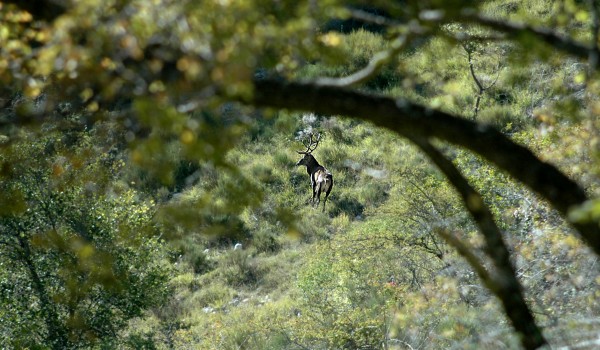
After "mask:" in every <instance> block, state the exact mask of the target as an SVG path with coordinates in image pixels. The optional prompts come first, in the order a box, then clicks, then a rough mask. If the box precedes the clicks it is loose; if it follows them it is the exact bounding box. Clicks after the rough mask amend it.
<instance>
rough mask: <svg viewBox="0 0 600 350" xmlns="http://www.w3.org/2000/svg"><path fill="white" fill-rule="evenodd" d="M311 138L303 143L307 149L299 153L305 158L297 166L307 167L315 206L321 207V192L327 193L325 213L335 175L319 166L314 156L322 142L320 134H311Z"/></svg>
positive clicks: (324, 202)
mask: <svg viewBox="0 0 600 350" xmlns="http://www.w3.org/2000/svg"><path fill="white" fill-rule="evenodd" d="M309 136H310V138H308V139H307V140H305V141H303V142H302V143H303V144H304V146H305V147H306V150H305V151H297V152H298V153H299V154H303V155H304V157H302V159H300V160H299V161H298V163H296V166H299V165H305V166H306V172H307V173H308V175H309V176H310V183H311V185H312V202H311V203H312V205H313V206H316V207H319V203H321V192H325V200H324V201H323V211H325V204H326V203H327V197H329V193H330V192H331V189H332V188H333V175H332V174H331V173H330V172H329V171H327V169H325V167H324V166H322V165H321V164H319V162H317V160H316V159H315V157H313V155H312V152H313V151H314V150H315V149H317V146H318V145H319V141H321V135H320V134H318V135H317V136H316V137H315V135H314V134H313V133H311V134H310V135H309ZM315 199H316V201H315Z"/></svg>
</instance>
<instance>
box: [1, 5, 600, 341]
mask: <svg viewBox="0 0 600 350" xmlns="http://www.w3.org/2000/svg"><path fill="white" fill-rule="evenodd" d="M15 3H16V4H15ZM41 3H44V4H43V6H40V7H34V8H32V7H31V6H30V5H23V4H18V2H12V1H5V2H0V16H1V17H0V18H1V21H0V47H1V48H0V79H1V80H2V81H3V83H4V87H3V88H2V90H1V91H2V95H0V101H1V103H2V108H1V110H0V147H1V150H2V151H1V154H0V164H1V165H0V176H1V177H2V180H1V182H0V188H1V191H2V196H1V199H0V320H1V322H0V343H1V344H3V346H4V347H5V348H7V349H75V348H91V349H112V348H118V349H190V348H195V349H196V348H197V349H375V348H378V349H381V348H384V349H440V348H449V349H450V348H461V349H463V348H466V349H471V348H472V349H479V348H496V349H512V348H519V347H529V348H535V347H538V346H540V345H543V343H545V342H547V343H548V344H550V346H551V347H553V348H561V347H565V348H578V349H579V348H590V349H591V348H593V347H594V346H597V344H598V342H599V341H600V340H599V339H598V330H599V329H600V327H599V325H600V318H599V317H598V315H599V313H600V303H599V302H598V300H600V289H599V288H598V287H599V284H600V274H599V273H598V271H599V270H598V255H596V254H595V253H594V249H595V247H594V246H593V244H590V243H589V241H584V240H581V239H579V238H580V236H579V235H578V233H577V231H576V229H574V228H573V225H572V224H573V223H591V225H592V226H593V227H595V228H596V230H597V229H598V220H599V218H600V215H599V214H598V213H599V212H600V209H599V208H600V205H599V201H598V199H597V198H598V190H599V185H600V181H599V175H600V172H599V169H600V167H599V165H600V158H599V157H598V155H599V154H600V153H599V152H598V151H599V145H600V143H599V142H598V140H599V136H600V135H599V133H598V130H599V128H600V125H599V124H600V123H599V119H598V111H599V110H600V109H599V107H600V104H599V102H598V99H597V96H598V94H597V92H598V91H597V90H598V88H599V85H598V81H599V80H598V79H597V73H596V70H595V69H597V62H595V61H594V59H595V60H596V61H597V60H598V58H597V57H596V58H594V56H593V55H592V54H594V52H595V53H596V55H597V41H598V22H599V21H600V20H599V19H598V11H599V10H598V4H597V2H596V1H589V2H583V1H570V0H565V1H555V2H546V1H539V0H524V1H495V0H488V1H481V2H477V3H476V4H473V3H471V2H468V1H457V2H449V3H446V2H438V1H429V2H427V1H425V2H423V1H420V2H418V3H417V2H412V1H388V2H377V1H375V2H368V5H369V6H365V4H360V2H351V1H348V2H343V1H342V2H341V4H340V3H338V2H336V1H321V2H319V4H315V3H314V2H303V1H299V2H296V1H294V2H285V1H284V2H271V1H220V2H216V1H215V2H213V1H206V2H197V1H180V2H172V1H166V0H165V1H162V0H161V1H153V2H147V1H135V0H134V1H116V0H115V1H106V3H102V4H99V3H97V2H95V1H81V2H78V3H77V4H76V6H75V4H71V5H73V6H71V7H65V4H67V5H68V4H69V3H68V2H61V1H48V2H41ZM349 9H350V10H352V11H354V12H352V11H350V10H349ZM461 9H462V10H464V9H467V10H468V11H463V12H460V11H459V10H461ZM469 11H472V12H473V11H474V12H476V13H477V14H478V15H482V16H488V17H485V18H492V19H498V20H502V21H506V22H507V23H513V22H515V23H521V22H525V23H528V25H530V26H531V27H533V28H538V27H539V28H552V29H553V31H551V33H552V34H556V33H558V34H560V35H561V37H563V36H564V37H566V38H568V39H570V40H573V42H575V43H580V42H590V40H592V42H593V49H591V50H590V52H591V54H590V57H589V58H588V57H585V58H583V59H582V58H581V57H573V56H574V55H570V53H569V51H568V50H567V51H566V52H565V51H560V49H561V46H558V45H555V46H557V47H558V49H552V48H551V47H552V43H550V45H545V44H544V43H543V41H544V40H542V39H540V37H536V36H535V35H533V34H531V33H530V34H529V35H525V34H523V35H521V36H518V37H516V39H515V38H514V37H512V36H511V33H510V32H508V34H506V32H507V31H503V30H502V28H501V27H498V28H494V27H493V26H492V27H491V29H490V26H487V27H486V26H485V22H484V21H483V20H481V23H479V24H477V23H475V24H474V21H473V20H472V17H469V15H470V13H471V12H469ZM444 16H448V17H447V18H448V19H447V20H446V19H445V18H446V17H444ZM347 18H352V19H347ZM440 18H442V20H440ZM469 18H471V19H469ZM436 21H437V22H436ZM534 34H535V33H534ZM399 39H403V40H404V42H403V44H402V45H400V44H399ZM593 40H595V41H593ZM546 41H547V40H546ZM174 52H177V53H179V54H181V56H174V55H175V54H174ZM384 53H387V55H388V56H385V55H384ZM374 57H375V59H374ZM380 58H381V59H380ZM370 62H371V63H370ZM374 62H378V63H374ZM370 65H376V66H377V69H375V70H374V71H373V72H371V74H370V75H369V79H368V80H366V81H364V82H362V81H361V82H358V83H357V84H355V87H354V89H355V91H358V92H359V93H368V94H372V95H375V94H377V95H385V96H388V97H393V98H398V101H404V100H402V99H407V101H411V103H416V104H418V105H422V106H424V107H426V108H428V110H429V111H441V112H445V113H448V114H450V115H456V116H461V117H462V118H464V119H465V120H469V121H473V122H475V123H477V124H476V125H479V126H481V128H486V127H488V125H491V126H493V127H494V128H495V129H497V130H500V131H501V132H502V134H503V135H505V136H507V137H508V138H509V139H510V140H512V141H513V142H514V143H516V144H518V145H522V146H525V147H526V148H527V149H529V150H530V151H531V152H532V153H533V154H535V156H536V157H537V158H539V159H540V160H542V161H548V162H550V163H552V164H553V165H554V166H556V167H557V168H558V169H559V170H560V171H561V172H562V173H563V174H565V175H566V176H568V177H569V178H570V179H572V180H573V181H575V182H576V183H577V184H579V185H580V186H581V188H583V189H584V190H585V193H586V195H587V196H588V198H591V199H590V200H589V201H587V202H585V204H583V205H581V206H579V207H576V208H573V210H571V211H570V212H569V214H568V215H566V216H565V215H562V214H563V213H560V212H558V211H557V208H555V207H553V203H550V202H549V201H547V198H545V197H544V194H543V193H535V192H532V190H531V189H529V188H527V187H526V186H525V185H524V184H523V183H522V182H518V181H517V180H515V179H514V178H512V177H510V176H509V175H508V174H507V173H506V172H503V171H502V170H501V169H499V168H498V167H496V166H494V165H492V164H490V163H489V162H488V161H486V160H485V159H484V158H483V157H482V155H477V154H474V153H472V152H470V151H468V150H466V149H465V148H458V147H456V146H453V145H451V144H450V143H447V142H444V141H442V140H432V144H433V146H434V147H435V149H438V150H440V153H441V154H442V155H443V156H444V157H445V159H448V160H450V161H451V164H453V165H454V166H455V167H456V168H457V169H458V170H459V171H460V173H461V174H462V175H463V176H464V178H465V179H466V180H467V181H468V182H469V183H470V185H471V186H472V187H473V189H474V191H476V192H477V193H479V194H480V195H481V197H482V199H483V202H481V203H480V204H477V203H479V202H475V203H476V204H477V205H474V204H473V202H469V200H468V199H467V201H466V203H465V202H464V201H463V198H462V197H461V194H460V193H458V192H457V191H456V189H455V184H453V183H451V182H449V181H448V180H447V179H446V177H445V174H444V173H443V172H441V171H440V170H439V169H438V168H437V167H436V166H434V165H433V163H432V162H431V161H430V160H429V157H428V156H427V155H426V154H425V153H423V152H422V151H421V150H422V147H421V148H419V147H418V146H419V143H418V142H419V141H418V140H417V142H416V144H415V143H410V142H409V141H415V139H411V138H410V137H409V140H407V139H406V138H401V137H400V136H399V135H398V134H397V133H395V132H393V131H392V130H390V129H389V128H381V127H378V126H376V125H374V124H373V123H370V122H368V121H366V120H360V119H350V118H347V117H345V116H343V115H335V116H332V115H321V114H318V113H315V112H310V111H308V112H295V111H292V110H286V109H277V110H259V109H255V108H252V107H249V106H248V105H252V102H250V103H247V104H240V103H237V102H232V101H246V102H248V101H252V96H253V95H252V92H253V86H252V79H253V78H254V79H256V78H258V79H263V78H264V79H267V78H270V77H272V76H277V77H278V78H277V79H281V80H283V79H289V80H301V79H312V80H311V81H319V80H318V79H319V78H322V77H329V78H344V77H352V76H353V75H352V74H353V73H355V72H357V71H361V70H362V69H363V68H364V67H371V66H370ZM332 81H334V82H339V80H335V79H334V80H332ZM321 82H322V83H323V84H324V85H327V84H325V83H324V82H327V80H321ZM349 103H350V102H349ZM398 103H399V104H400V102H398ZM257 104H260V103H257ZM374 113H376V112H374ZM364 119H367V120H368V119H369V116H365V117H364ZM310 132H320V133H321V134H322V135H324V136H323V139H322V141H321V142H320V144H319V146H318V148H317V150H316V151H315V152H314V155H315V157H316V158H317V159H318V160H319V162H320V163H321V164H323V165H325V166H326V167H327V169H329V170H330V171H331V172H332V173H333V176H334V180H335V185H334V188H333V191H332V194H331V196H330V200H329V202H328V203H327V206H326V208H325V210H324V211H323V212H322V211H321V210H316V209H314V208H312V207H311V206H310V205H308V203H309V199H310V196H311V193H310V180H309V178H308V176H307V174H306V171H305V169H304V168H301V167H295V163H296V162H297V161H298V160H299V159H300V156H299V155H298V154H297V153H296V151H298V150H302V149H303V146H302V143H301V141H302V138H303V137H304V136H305V135H306V134H307V133H310ZM411 136H412V135H411ZM415 136H419V135H415ZM524 166H527V164H525V165H524ZM446 175H447V174H446ZM543 180H544V179H540V181H543ZM469 198H471V197H469ZM594 198H595V199H594ZM473 200H476V198H475V199H473ZM473 206H475V207H478V206H479V207H485V208H489V211H490V212H491V214H492V215H493V217H494V218H495V222H496V225H497V226H498V227H499V228H500V230H501V232H502V236H501V238H502V239H503V240H504V242H505V243H506V246H507V248H508V252H509V253H510V262H511V263H512V267H514V274H515V277H516V280H517V281H518V282H519V283H520V285H521V288H522V292H523V295H524V300H525V302H526V305H527V306H528V307H529V309H530V310H531V313H532V315H533V316H534V318H535V324H536V325H537V326H538V327H539V328H540V329H541V331H542V332H543V336H544V341H541V340H539V342H537V343H535V341H538V340H535V341H531V342H528V340H527V339H524V338H526V337H524V336H523V334H520V333H519V332H520V331H519V330H515V326H514V322H515V321H514V319H511V317H510V315H507V313H509V312H507V309H506V308H504V306H503V304H502V302H501V301H499V299H498V295H499V293H497V292H496V290H494V288H490V283H489V282H490V281H491V282H494V281H501V282H505V281H506V280H503V279H502V278H501V277H498V276H501V272H502V271H501V270H500V269H498V268H497V266H496V265H495V264H496V262H495V261H494V260H493V259H492V258H489V255H490V248H489V246H488V245H487V241H486V240H485V238H484V237H485V236H484V235H483V236H482V235H481V234H480V230H481V227H480V226H479V221H478V218H477V217H476V215H475V216H474V215H472V214H473V213H477V212H476V211H473V210H472V207H473ZM474 217H475V218H474ZM594 225H595V226H594ZM448 236H450V237H454V238H455V239H457V240H458V242H459V243H460V244H461V245H462V246H463V247H467V248H468V251H469V252H470V254H471V255H470V256H467V257H466V259H465V254H464V253H463V252H462V251H461V250H460V249H456V248H457V244H448V238H447V237H448ZM237 243H240V244H241V245H242V247H241V248H240V249H234V246H235V245H236V244H237ZM492 248H497V247H492ZM473 261H475V264H474V263H473ZM478 267H481V268H482V269H483V270H485V271H487V272H488V274H489V276H491V277H489V279H488V280H485V279H484V280H483V281H482V279H481V277H482V276H481V275H478V270H477V268H478ZM492 286H493V284H492Z"/></svg>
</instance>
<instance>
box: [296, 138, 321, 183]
mask: <svg viewBox="0 0 600 350" xmlns="http://www.w3.org/2000/svg"><path fill="white" fill-rule="evenodd" d="M319 141H321V134H319V133H317V135H316V136H315V134H314V133H312V132H311V133H310V134H309V137H308V138H307V139H305V140H302V144H304V147H306V150H305V151H296V152H298V153H299V154H304V157H302V159H300V160H299V161H298V163H296V166H298V165H305V166H306V167H307V169H310V168H311V167H314V166H319V163H318V162H317V160H316V159H315V157H313V155H312V152H313V151H314V150H315V149H317V146H319ZM309 174H310V170H309Z"/></svg>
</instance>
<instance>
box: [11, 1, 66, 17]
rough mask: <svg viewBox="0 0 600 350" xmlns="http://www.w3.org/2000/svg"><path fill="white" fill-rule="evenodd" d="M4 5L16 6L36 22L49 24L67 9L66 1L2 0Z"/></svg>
mask: <svg viewBox="0 0 600 350" xmlns="http://www.w3.org/2000/svg"><path fill="white" fill-rule="evenodd" d="M2 2H3V3H5V4H13V5H16V6H17V7H18V8H20V9H21V10H24V11H27V12H29V13H30V14H31V16H33V18H34V19H36V20H41V21H48V22H51V21H53V20H54V19H56V17H58V16H60V15H62V14H63V13H65V12H66V11H67V8H68V7H69V4H68V1H67V0H26V1H23V0H2Z"/></svg>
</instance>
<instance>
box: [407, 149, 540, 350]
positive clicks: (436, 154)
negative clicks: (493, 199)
mask: <svg viewBox="0 0 600 350" xmlns="http://www.w3.org/2000/svg"><path fill="white" fill-rule="evenodd" d="M411 141H413V142H414V143H415V144H416V145H417V146H419V148H420V149H421V150H422V151H423V152H424V153H425V154H427V156H428V157H429V158H430V159H431V161H433V163H435V165H437V167H438V168H439V169H440V171H441V172H442V173H444V175H445V176H446V178H448V181H450V183H451V184H452V185H453V186H454V188H455V189H456V190H457V191H458V193H459V194H460V196H461V197H462V199H463V202H464V204H465V207H466V208H467V210H468V211H469V213H471V216H472V217H473V219H474V220H475V223H476V224H477V227H479V230H480V231H481V233H482V234H483V237H484V239H485V251H486V253H487V255H488V256H489V257H490V258H491V259H492V262H493V264H494V266H495V271H494V272H495V273H494V274H493V275H486V274H485V273H484V272H483V271H485V270H483V271H482V269H483V267H482V266H481V264H480V263H476V262H477V261H478V260H477V259H475V258H474V257H472V256H471V254H469V253H468V252H465V251H463V250H465V249H466V248H464V247H462V246H461V244H459V243H461V242H460V241H456V240H453V239H452V238H453V237H452V236H449V235H446V236H444V235H443V234H442V238H444V239H446V240H449V242H450V243H454V244H457V245H458V246H459V253H461V251H462V253H461V254H462V255H463V256H465V257H466V258H467V261H468V262H469V263H471V265H472V266H473V268H474V269H475V271H476V272H477V274H478V275H479V276H480V277H481V278H482V280H483V282H484V283H485V284H486V286H488V288H490V290H491V291H492V293H494V294H495V295H496V297H498V299H500V301H501V302H502V306H503V307H504V312H505V313H506V315H507V316H508V318H509V319H510V321H511V323H512V325H513V327H514V328H515V330H516V331H517V332H518V333H520V335H521V343H522V344H523V347H524V348H525V349H537V348H539V347H541V346H543V345H545V344H547V341H546V339H544V336H543V334H542V331H541V330H540V329H539V327H538V326H537V325H536V323H535V320H534V318H533V314H532V313H531V310H529V307H528V306H527V303H525V298H524V296H523V291H522V288H521V284H520V283H519V281H518V280H517V277H516V272H515V268H514V267H513V265H512V262H511V261H510V253H509V251H508V247H507V246H506V243H505V242H504V239H503V238H502V232H501V231H500V229H499V228H498V226H497V225H496V223H495V221H494V216H493V214H492V212H491V211H490V209H489V208H488V207H487V205H486V204H485V203H484V201H483V198H482V197H481V195H480V194H479V193H478V192H477V191H476V190H475V189H474V188H473V187H472V186H471V185H470V184H469V183H468V181H467V180H466V179H465V178H464V177H463V176H462V175H461V173H460V172H459V171H458V169H457V168H456V167H455V166H454V164H452V162H451V161H450V160H448V159H447V158H446V157H444V155H443V154H442V153H441V152H440V151H438V150H437V149H436V148H435V147H434V146H433V145H432V144H431V143H430V142H429V141H427V140H426V139H423V138H411ZM473 259H475V260H473ZM471 260H473V261H471ZM473 264H474V265H473ZM486 279H487V280H486Z"/></svg>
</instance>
